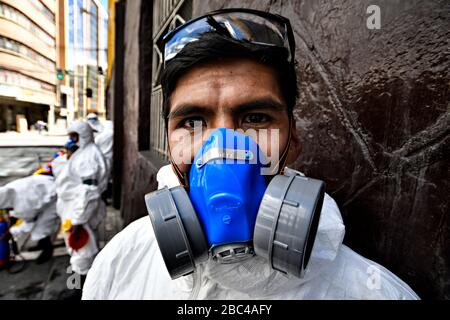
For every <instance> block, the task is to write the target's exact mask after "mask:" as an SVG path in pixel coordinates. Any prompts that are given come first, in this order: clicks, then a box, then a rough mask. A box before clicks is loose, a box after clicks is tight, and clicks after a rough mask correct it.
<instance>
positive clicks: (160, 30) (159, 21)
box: [150, 0, 192, 159]
mask: <svg viewBox="0 0 450 320" xmlns="http://www.w3.org/2000/svg"><path fill="white" fill-rule="evenodd" d="M190 18H192V1H191V0H184V1H183V0H163V1H154V2H153V28H152V29H153V33H152V36H153V54H152V56H153V59H152V90H151V92H152V95H151V102H150V149H151V150H153V151H156V152H157V153H158V154H159V155H160V156H161V157H162V158H164V159H167V158H168V152H167V139H166V134H165V128H164V125H165V124H164V119H163V117H162V103H163V96H162V89H161V71H162V67H163V48H162V38H163V37H164V35H165V34H166V33H167V32H169V31H170V30H173V29H175V28H176V27H178V26H179V25H181V24H183V23H184V22H185V21H186V20H189V19H190Z"/></svg>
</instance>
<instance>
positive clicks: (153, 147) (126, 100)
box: [108, 0, 450, 299]
mask: <svg viewBox="0 0 450 320" xmlns="http://www.w3.org/2000/svg"><path fill="white" fill-rule="evenodd" d="M371 4H372V3H371V1H369V0H364V1H358V2H354V1H339V0H334V1H328V0H327V1H325V0H323V1H322V0H319V1H317V0H296V1H272V0H267V1H266V0H264V1H250V0H249V1H242V0H240V1H237V0H236V1H235V0H232V1H226V0H216V1H202V0H192V1H183V0H158V1H144V0H128V1H112V0H111V1H110V9H111V7H114V9H115V13H114V15H115V19H114V26H113V27H114V30H115V39H114V52H111V54H114V66H113V70H112V72H111V75H112V76H111V78H110V81H109V82H108V88H109V89H108V108H109V109H108V112H109V113H110V114H111V116H112V117H113V119H114V128H115V132H114V165H113V166H114V168H113V170H114V173H113V175H114V197H115V199H114V203H115V205H116V206H117V207H120V208H121V212H122V215H123V217H124V219H125V221H126V222H127V223H129V222H131V221H133V220H135V219H137V218H139V217H142V216H146V215H147V211H146V208H145V202H144V195H145V194H146V193H148V192H150V191H152V190H154V189H155V188H156V172H157V171H158V169H159V168H160V167H161V166H162V165H163V164H165V163H167V156H166V147H167V144H166V142H165V131H164V130H165V129H164V126H163V122H162V119H161V103H162V101H161V90H160V86H159V75H160V72H161V53H162V48H161V46H160V44H161V41H160V40H161V36H162V35H163V34H165V33H166V32H167V31H168V30H169V29H171V28H173V27H175V26H176V25H177V24H179V23H181V22H182V21H184V20H186V19H189V18H191V17H196V16H199V15H201V14H203V13H206V12H209V11H212V10H215V9H220V8H226V7H246V8H254V9H260V10H265V11H270V12H273V13H279V14H282V15H284V16H286V17H287V18H289V19H290V21H291V23H292V26H293V28H294V33H295V39H296V45H297V47H296V60H297V66H296V70H297V72H298V78H299V90H300V98H299V100H298V102H297V105H296V107H295V110H294V115H295V118H296V120H297V130H298V132H299V136H300V139H301V141H302V144H303V150H302V154H301V156H300V157H299V158H298V160H297V161H296V162H295V163H294V164H293V167H294V168H296V169H299V170H301V171H303V172H305V173H306V174H307V175H308V176H311V177H315V178H319V179H322V180H324V181H325V182H326V184H327V192H328V193H329V194H330V195H331V196H332V197H333V198H334V199H335V200H336V202H337V204H338V205H339V207H340V209H341V212H342V214H343V218H344V222H345V224H346V237H345V240H344V243H346V244H348V245H349V246H350V247H351V248H353V249H354V250H356V251H357V252H358V253H360V254H362V255H363V256H366V257H368V258H370V259H372V260H374V261H376V262H379V263H381V264H383V265H385V266H386V267H387V268H389V269H390V270H392V271H393V272H394V273H396V274H397V275H399V276H400V277H401V278H402V279H403V280H405V281H406V282H407V283H408V284H410V285H411V287H412V288H413V289H414V290H415V291H416V292H417V293H418V294H419V295H420V296H421V297H422V298H439V299H450V283H449V281H448V279H450V250H449V249H450V223H449V219H448V217H449V215H448V212H449V210H450V205H449V201H448V190H450V182H449V181H450V179H449V173H450V172H449V170H448V159H449V158H450V132H449V130H448V128H449V127H450V104H449V101H450V88H449V85H448V83H449V82H448V79H449V78H450V75H449V72H450V59H449V56H448V39H449V38H450V37H449V36H450V33H449V32H450V31H449V30H450V19H448V12H449V10H450V7H449V3H448V1H443V0H433V1H419V0H411V1H389V0H382V1H378V6H379V7H380V9H381V28H380V29H371V28H368V27H367V26H368V23H367V19H368V18H369V15H368V13H367V8H368V7H369V6H370V5H371ZM110 27H111V26H110ZM150 30H151V32H150Z"/></svg>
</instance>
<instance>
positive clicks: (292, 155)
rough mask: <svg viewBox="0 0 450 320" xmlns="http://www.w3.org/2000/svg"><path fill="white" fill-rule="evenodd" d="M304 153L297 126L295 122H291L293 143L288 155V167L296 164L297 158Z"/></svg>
mask: <svg viewBox="0 0 450 320" xmlns="http://www.w3.org/2000/svg"><path fill="white" fill-rule="evenodd" d="M301 151H302V144H301V142H300V138H299V137H298V133H297V126H296V125H295V120H294V119H293V120H292V121H291V143H290V146H289V151H288V155H287V158H286V165H290V164H291V163H294V162H295V161H296V160H297V158H298V157H299V156H300V153H301Z"/></svg>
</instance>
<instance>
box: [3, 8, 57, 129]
mask: <svg viewBox="0 0 450 320" xmlns="http://www.w3.org/2000/svg"><path fill="white" fill-rule="evenodd" d="M56 11H57V5H56V2H55V1H53V0H24V1H14V0H2V1H0V131H6V130H22V131H24V130H27V129H28V127H29V126H30V125H33V124H34V123H36V122H37V121H38V120H41V121H45V122H52V121H54V112H55V106H56V105H57V95H56V92H57V90H56V87H57V81H56V80H57V79H56V75H55V69H56V63H57V53H56V42H57V39H56V38H57V27H56V21H57V13H56Z"/></svg>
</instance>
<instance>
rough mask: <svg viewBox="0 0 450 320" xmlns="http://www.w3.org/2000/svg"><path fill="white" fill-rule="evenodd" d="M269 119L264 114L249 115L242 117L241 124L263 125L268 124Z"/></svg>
mask: <svg viewBox="0 0 450 320" xmlns="http://www.w3.org/2000/svg"><path fill="white" fill-rule="evenodd" d="M270 120H271V117H270V116H269V115H267V114H264V113H249V114H247V115H245V116H244V118H243V123H244V124H245V125H263V124H267V123H268V122H270Z"/></svg>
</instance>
